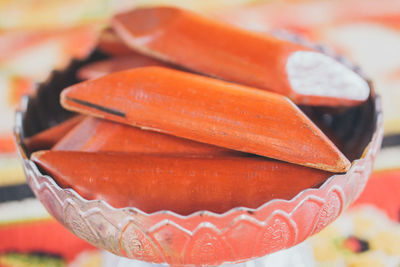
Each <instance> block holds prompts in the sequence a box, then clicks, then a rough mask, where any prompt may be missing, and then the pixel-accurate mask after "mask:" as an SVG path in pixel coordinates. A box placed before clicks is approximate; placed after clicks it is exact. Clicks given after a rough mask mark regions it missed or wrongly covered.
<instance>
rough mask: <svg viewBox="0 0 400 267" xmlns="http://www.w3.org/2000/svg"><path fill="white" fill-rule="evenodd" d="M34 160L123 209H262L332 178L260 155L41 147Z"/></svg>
mask: <svg viewBox="0 0 400 267" xmlns="http://www.w3.org/2000/svg"><path fill="white" fill-rule="evenodd" d="M32 160H33V161H34V162H36V163H37V164H38V165H39V166H40V167H41V168H43V169H44V170H45V171H46V172H47V173H48V174H50V175H51V176H52V177H53V178H54V179H55V180H56V181H57V183H58V184H59V185H60V186H62V187H64V188H69V187H72V188H74V189H75V190H76V191H77V192H78V193H79V194H80V195H81V196H83V197H85V198H87V199H102V200H105V201H107V203H109V204H111V205H112V206H114V207H117V208H119V207H136V208H139V209H141V210H143V211H145V212H155V211H159V210H171V211H175V212H177V213H179V214H189V213H192V212H195V211H199V210H208V211H213V212H218V213H220V212H224V211H227V210H229V209H231V208H234V207H240V206H245V207H251V208H256V207H258V206H259V205H261V204H264V203H265V202H267V201H268V200H271V199H277V198H283V199H290V198H292V197H294V196H295V195H296V194H297V193H299V192H300V191H301V190H304V189H306V188H311V187H317V186H319V185H320V184H321V183H322V182H323V181H325V179H326V178H328V177H329V176H331V174H330V173H328V172H324V171H320V170H315V169H311V168H305V167H302V166H298V165H294V164H288V163H283V162H279V161H274V160H269V159H265V158H259V157H256V158H251V157H229V156H226V157H222V156H221V157H214V158H210V157H175V156H168V155H164V156H161V155H141V154H136V153H100V152H99V153H90V152H66V151H41V152H36V153H34V154H33V155H32ZM82 162H84V163H85V164H82ZM71 166H74V167H71Z"/></svg>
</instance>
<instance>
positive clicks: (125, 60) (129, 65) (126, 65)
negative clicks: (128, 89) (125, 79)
mask: <svg viewBox="0 0 400 267" xmlns="http://www.w3.org/2000/svg"><path fill="white" fill-rule="evenodd" d="M147 66H162V67H172V66H171V64H168V63H165V62H162V61H160V60H157V59H153V58H150V57H147V56H143V55H141V54H138V53H135V52H132V53H131V54H130V55H126V56H119V57H114V58H110V59H106V60H101V61H97V62H93V63H91V64H88V65H85V66H83V67H82V68H80V69H79V70H78V74H77V75H78V78H79V79H81V80H90V79H94V78H99V77H101V76H104V75H106V74H109V73H112V72H116V71H121V70H127V69H133V68H139V67H147Z"/></svg>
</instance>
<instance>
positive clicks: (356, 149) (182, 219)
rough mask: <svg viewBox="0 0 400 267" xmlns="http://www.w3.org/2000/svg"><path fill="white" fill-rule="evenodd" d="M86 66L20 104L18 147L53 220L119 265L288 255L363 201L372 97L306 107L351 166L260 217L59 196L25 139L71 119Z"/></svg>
mask: <svg viewBox="0 0 400 267" xmlns="http://www.w3.org/2000/svg"><path fill="white" fill-rule="evenodd" d="M95 54H96V53H95ZM95 56H96V55H92V57H91V58H89V59H87V60H86V61H90V60H93V57H95ZM82 64H83V62H73V63H72V64H71V65H70V66H69V67H68V68H67V69H65V70H63V71H58V72H54V73H53V74H52V75H51V77H50V78H49V80H48V81H47V82H46V83H44V84H41V85H40V86H39V87H38V90H37V91H36V93H35V95H31V96H27V97H25V98H24V99H23V100H22V103H21V106H20V109H19V110H18V111H17V113H16V124H15V129H14V135H15V140H16V143H17V146H18V151H19V154H20V157H21V159H22V163H23V167H24V170H25V173H26V177H27V181H28V183H29V185H30V187H31V189H32V190H33V192H34V193H35V195H36V196H37V197H38V199H39V200H40V201H41V202H42V203H43V205H44V206H45V207H46V209H47V210H48V211H49V213H50V214H51V215H52V216H54V218H56V219H57V220H58V221H59V222H60V223H62V224H63V225H64V226H65V227H67V228H68V229H69V230H70V231H71V232H73V233H74V234H75V235H77V236H78V237H80V238H82V239H84V240H86V241H87V242H89V243H91V244H93V245H94V246H96V247H99V248H102V249H105V250H107V251H109V252H111V253H114V254H116V255H119V256H122V257H126V258H130V259H136V260H141V261H146V262H148V263H168V264H171V265H174V266H182V265H197V266H198V265H219V264H223V263H239V262H244V261H248V260H251V259H255V258H258V257H262V256H265V255H267V254H271V253H274V252H277V251H279V250H283V249H286V248H290V247H292V246H294V245H296V244H299V243H300V242H302V241H304V240H305V239H306V238H307V237H309V236H311V235H313V234H315V233H317V232H319V231H321V230H322V229H323V228H324V227H326V226H327V225H328V224H329V223H330V222H332V221H333V220H335V218H337V217H338V216H339V214H340V213H341V212H342V211H343V210H344V209H345V208H346V207H348V206H349V205H350V204H351V203H352V202H353V201H354V200H355V199H356V198H357V197H358V195H359V194H360V193H361V191H362V190H363V188H364V186H365V184H366V182H367V180H368V177H369V176H370V173H371V171H372V166H373V162H374V159H375V156H376V154H377V152H378V150H379V148H380V144H381V140H382V136H383V123H382V120H383V119H382V114H381V106H380V99H379V97H378V96H376V95H375V94H374V93H373V92H372V94H371V97H370V98H369V99H368V101H367V102H366V103H364V104H363V105H361V106H358V107H353V108H349V109H346V110H341V111H337V110H333V109H323V108H309V107H302V108H303V110H304V111H305V112H306V113H307V114H309V115H312V116H311V117H318V118H319V119H320V120H321V121H322V122H324V123H325V124H327V126H329V128H330V129H331V130H332V131H333V133H334V134H335V136H336V137H338V138H339V139H340V140H341V142H342V144H343V146H342V148H341V149H342V151H343V152H344V154H345V155H346V156H347V157H348V158H349V159H350V160H351V161H352V166H351V168H350V170H349V171H348V172H347V173H345V174H337V175H332V176H331V177H330V178H329V179H327V180H326V181H325V182H324V183H323V184H322V185H321V186H320V187H319V188H310V189H306V190H304V191H302V192H299V193H298V194H297V195H296V196H295V197H294V198H293V199H290V200H282V199H275V200H272V201H269V202H267V203H265V204H263V205H262V206H260V207H258V208H257V209H250V208H245V207H237V208H233V209H231V210H229V211H227V212H225V213H223V214H215V213H212V212H208V211H199V212H195V213H193V214H190V215H187V216H182V215H179V214H176V213H174V212H171V211H167V210H163V211H159V212H155V213H151V214H148V213H145V212H143V211H141V210H139V209H137V208H135V207H127V208H119V209H117V208H113V207H112V206H110V205H109V204H107V203H106V202H104V201H102V200H87V199H84V198H83V197H82V196H80V195H79V194H78V193H76V192H75V191H74V190H73V189H71V188H61V187H60V186H59V185H57V183H56V182H55V181H54V180H53V179H52V178H51V177H50V176H48V175H45V174H43V173H41V171H40V170H39V169H38V167H37V166H36V165H35V163H33V162H32V161H31V160H30V159H29V156H30V153H31V151H28V150H27V149H26V147H25V146H24V138H26V137H29V136H32V135H33V134H35V133H37V132H39V131H41V130H43V129H46V128H48V127H50V126H51V125H54V124H56V123H58V122H61V121H63V120H64V119H66V118H67V117H68V115H69V113H68V112H67V111H65V110H63V109H62V108H61V107H60V105H59V100H58V97H59V93H60V90H61V89H63V88H65V87H67V86H68V85H71V84H73V83H75V82H76V79H75V72H76V70H77V68H78V67H79V66H81V65H82ZM316 153H317V152H316Z"/></svg>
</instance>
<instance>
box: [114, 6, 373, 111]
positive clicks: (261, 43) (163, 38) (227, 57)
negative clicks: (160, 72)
mask: <svg viewBox="0 0 400 267" xmlns="http://www.w3.org/2000/svg"><path fill="white" fill-rule="evenodd" d="M112 27H113V29H114V30H115V31H116V33H117V34H118V35H119V37H120V38H121V39H122V40H123V41H125V43H126V45H128V46H130V47H132V48H133V49H136V50H138V51H141V52H142V53H144V54H147V55H149V56H153V57H156V58H159V59H162V60H165V61H168V62H172V63H175V64H177V65H181V66H184V67H186V68H188V69H192V70H194V71H196V72H200V73H204V74H207V75H210V76H215V77H219V78H222V79H224V80H228V81H234V82H237V83H241V84H244V85H249V86H254V87H257V88H263V89H268V90H271V91H275V92H277V93H280V94H282V95H285V96H288V97H289V98H291V99H292V100H293V101H294V102H295V103H298V104H306V105H327V106H351V105H357V104H360V103H361V102H363V101H365V100H366V99H367V98H368V96H369V94H370V88H369V86H368V84H367V82H366V81H365V80H364V79H362V77H360V76H359V75H358V74H356V73H355V72H354V71H352V70H351V69H349V68H348V67H346V66H344V65H343V64H341V63H339V62H337V61H336V60H334V59H332V58H331V57H328V56H326V55H324V54H322V53H319V52H317V51H315V50H312V49H311V48H308V47H305V46H302V45H299V44H296V43H293V42H289V41H285V40H282V39H278V38H276V37H274V36H272V35H267V34H263V35H261V34H256V33H253V32H250V31H246V30H244V29H240V28H236V27H234V26H231V25H228V24H223V23H220V22H218V21H214V20H212V19H209V18H206V17H203V16H200V15H198V14H196V13H193V12H191V11H188V10H182V9H178V8H174V7H157V8H142V9H136V10H133V11H129V12H127V13H122V14H118V15H116V16H115V17H114V18H113V20H112Z"/></svg>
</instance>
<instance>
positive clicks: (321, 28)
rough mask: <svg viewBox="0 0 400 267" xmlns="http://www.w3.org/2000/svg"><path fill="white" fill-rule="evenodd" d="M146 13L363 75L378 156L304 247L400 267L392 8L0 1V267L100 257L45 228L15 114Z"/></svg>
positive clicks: (396, 21) (91, 262)
mask: <svg viewBox="0 0 400 267" xmlns="http://www.w3.org/2000/svg"><path fill="white" fill-rule="evenodd" d="M144 5H146V6H148V5H177V6H181V7H184V8H189V9H192V10H195V11H197V12H201V13H203V14H205V15H207V16H212V17H213V18H219V19H220V20H222V21H225V22H227V23H231V24H234V25H237V26H238V27H243V28H246V29H249V30H252V31H256V32H260V33H261V34H262V33H265V32H270V31H277V30H279V31H282V30H284V31H287V32H290V33H295V34H299V35H302V36H304V38H307V39H309V40H311V41H313V42H317V43H321V44H324V45H328V46H329V47H331V48H332V49H334V50H335V51H337V52H339V53H341V54H343V55H345V56H346V57H347V58H348V59H349V60H351V61H353V62H355V63H356V64H358V65H359V66H360V67H361V68H362V70H363V71H364V72H365V73H366V74H367V75H368V76H369V77H370V78H371V79H372V80H373V82H374V85H375V88H376V91H377V92H378V93H379V94H380V95H381V97H382V102H383V110H384V116H385V138H384V141H383V148H382V152H381V153H380V155H379V157H378V159H377V162H376V166H375V171H374V173H373V175H372V177H371V179H370V181H369V183H368V185H367V188H366V190H365V192H364V193H363V194H362V196H361V197H360V199H359V200H358V201H357V202H356V203H355V204H354V205H353V206H352V207H351V208H350V209H349V210H347V211H346V212H345V213H344V214H343V215H342V216H341V217H340V218H339V219H338V220H336V221H335V222H334V223H333V224H332V225H330V226H329V227H328V228H327V229H325V230H324V231H322V232H321V233H319V234H317V235H316V236H314V237H312V238H311V239H310V241H309V242H310V244H311V249H312V251H313V255H314V260H315V265H316V266H400V224H399V223H400V197H399V196H400V1H399V0H314V1H311V0H309V1H306V0H303V1H301V0H292V1H274V0H269V1H268V0H265V1H262V0H170V1H168V0H164V1H162V0H136V1H132V0H69V1H64V0H17V1H14V0H0V116H1V117H0V266H1V267H10V266H101V264H102V256H101V253H100V252H99V251H98V250H97V249H96V248H93V247H92V246H90V245H89V244H87V243H85V242H84V241H82V240H80V239H78V238H77V237H75V236H74V235H73V234H71V233H70V232H68V230H66V229H64V228H63V227H62V226H61V225H59V224H58V223H57V222H56V221H55V220H54V219H52V218H51V217H50V216H49V215H48V214H47V212H46V211H45V210H44V208H43V207H42V206H41V204H40V203H39V202H38V200H36V199H35V198H34V196H33V194H32V192H31V191H30V189H29V187H28V186H27V185H26V183H25V176H24V173H23V170H22V167H21V166H20V162H19V159H18V157H17V155H16V150H15V145H14V143H13V137H12V127H13V120H14V111H15V109H16V108H17V107H18V104H19V101H20V97H21V96H22V95H24V94H32V93H34V92H35V88H36V85H37V84H38V83H40V82H43V81H45V80H46V79H47V77H49V75H50V73H51V72H52V71H53V70H56V69H62V68H64V67H65V66H67V65H68V63H69V62H70V60H71V59H73V58H84V57H86V56H87V55H88V54H89V53H90V52H91V51H92V49H93V47H94V46H95V44H96V40H97V37H98V35H99V33H100V31H101V30H102V29H104V28H105V27H106V26H107V21H108V19H109V18H110V16H112V15H113V14H115V13H117V12H119V11H122V10H126V9H130V8H134V7H138V6H144Z"/></svg>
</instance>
